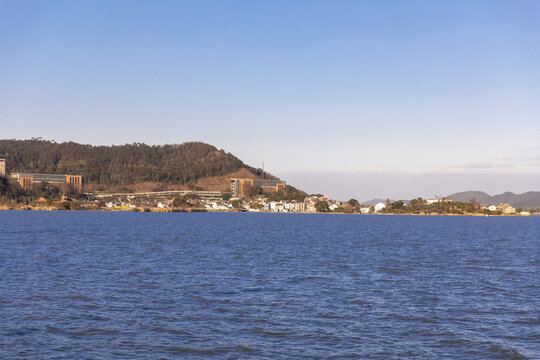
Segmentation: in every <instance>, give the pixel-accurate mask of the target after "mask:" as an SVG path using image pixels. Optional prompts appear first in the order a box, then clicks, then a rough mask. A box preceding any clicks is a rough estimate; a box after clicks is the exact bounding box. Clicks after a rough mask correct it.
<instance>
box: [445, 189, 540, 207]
mask: <svg viewBox="0 0 540 360" xmlns="http://www.w3.org/2000/svg"><path fill="white" fill-rule="evenodd" d="M447 197H449V198H450V199H452V200H453V201H461V202H469V201H471V200H472V199H475V200H476V201H478V202H479V203H480V204H482V205H491V204H499V203H507V204H510V205H512V206H513V207H517V208H524V209H538V208H540V191H529V192H526V193H523V194H514V193H513V192H505V193H504V194H499V195H495V196H491V195H489V194H486V193H485V192H483V191H465V192H459V193H455V194H452V195H448V196H447Z"/></svg>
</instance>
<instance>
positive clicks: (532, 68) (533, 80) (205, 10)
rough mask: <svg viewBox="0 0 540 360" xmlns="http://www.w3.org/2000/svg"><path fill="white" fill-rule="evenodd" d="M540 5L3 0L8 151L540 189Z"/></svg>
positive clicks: (363, 193) (1, 66)
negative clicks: (209, 156) (177, 153)
mask: <svg viewBox="0 0 540 360" xmlns="http://www.w3.org/2000/svg"><path fill="white" fill-rule="evenodd" d="M539 20H540V3H539V2H536V1H530V2H529V1H522V2H507V1H474V2H470V1H453V2H429V1H425V2H424V1H411V2H405V1H403V2H375V1H373V2H363V1H337V2H334V1H310V2H305V1H273V2H253V1H230V2H223V1H215V2H213V1H205V2H182V1H178V2H173V1H171V2H166V1H156V2H102V1H93V2H85V1H81V2H69V1H66V2H62V1H58V2H24V3H23V2H7V1H0V54H2V56H0V138H3V139H6V138H16V139H28V138H31V137H42V138H45V139H50V140H55V141H58V142H61V141H76V142H80V143H89V144H94V145H101V144H123V143H132V142H145V143H148V144H165V143H182V142H185V141H204V142H207V143H210V144H212V145H215V146H216V147H218V148H220V149H221V148H222V149H224V150H226V151H227V152H231V153H232V154H234V155H236V156H237V157H239V158H240V159H241V160H243V161H244V162H246V163H247V164H249V165H251V166H255V167H260V166H262V162H263V161H264V163H265V168H266V170H268V171H269V172H271V173H273V174H276V175H278V176H280V177H282V178H283V179H285V180H287V181H288V183H290V184H291V185H294V186H297V187H299V188H302V189H305V190H306V191H308V192H310V193H324V194H326V195H328V196H330V197H333V198H338V199H341V200H346V199H348V198H352V197H354V198H358V199H359V200H367V199H370V198H375V197H382V198H385V197H388V198H394V199H410V198H414V197H418V196H421V197H427V196H430V195H435V194H438V195H448V194H450V193H453V192H457V191H467V190H480V191H486V192H488V193H490V194H491V195H494V194H496V193H500V192H503V191H514V192H518V193H519V192H524V191H529V190H540V142H539V141H538V139H540V102H539V101H538V99H540V21H539Z"/></svg>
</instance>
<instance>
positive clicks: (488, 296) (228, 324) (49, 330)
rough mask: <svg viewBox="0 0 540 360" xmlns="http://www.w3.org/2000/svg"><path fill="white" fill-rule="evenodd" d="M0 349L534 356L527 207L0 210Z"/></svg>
mask: <svg viewBox="0 0 540 360" xmlns="http://www.w3.org/2000/svg"><path fill="white" fill-rule="evenodd" d="M0 251H1V252H0V358H2V359H17V358H21V359H23V358H28V359H36V358H39V359H42V358H43V359H52V358H54V359H83V358H92V359H96V358H102V359H111V358H118V359H168V358H169V359H175V358H194V359H199V358H220V359H235V358H268V359H282V358H293V359H316V358H319V359H330V358H336V359H341V358H343V359H346V358H366V359H403V358H407V359H435V358H448V359H527V358H531V359H532V358H540V293H539V285H540V283H539V278H540V274H539V273H540V272H539V269H540V256H539V255H540V217H528V218H518V217H490V218H485V217H443V216H440V217H429V216H366V215H314V214H313V215H308V214H241V213H238V214H237V213H197V214H189V213H159V214H158V213H111V212H74V211H72V212H30V211H27V212H24V211H21V212H18V211H1V212H0Z"/></svg>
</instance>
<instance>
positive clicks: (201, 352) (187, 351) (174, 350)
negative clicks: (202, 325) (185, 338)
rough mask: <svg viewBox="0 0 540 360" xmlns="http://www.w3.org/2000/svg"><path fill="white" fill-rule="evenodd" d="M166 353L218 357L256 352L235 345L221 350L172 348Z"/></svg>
mask: <svg viewBox="0 0 540 360" xmlns="http://www.w3.org/2000/svg"><path fill="white" fill-rule="evenodd" d="M166 350H167V351H169V352H172V353H174V354H178V355H181V354H198V355H220V354H227V353H230V352H241V353H253V352H254V351H256V349H253V348H250V347H247V346H244V345H237V346H233V347H222V348H215V349H196V348H189V347H178V346H172V347H168V348H166Z"/></svg>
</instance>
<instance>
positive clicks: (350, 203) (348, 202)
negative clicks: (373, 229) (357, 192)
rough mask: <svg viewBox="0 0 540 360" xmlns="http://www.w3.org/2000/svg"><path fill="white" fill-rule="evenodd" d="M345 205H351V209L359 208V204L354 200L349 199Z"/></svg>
mask: <svg viewBox="0 0 540 360" xmlns="http://www.w3.org/2000/svg"><path fill="white" fill-rule="evenodd" d="M347 204H349V205H351V206H352V207H353V208H355V207H358V206H360V203H359V202H358V200H356V199H350V200H349V201H347Z"/></svg>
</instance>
